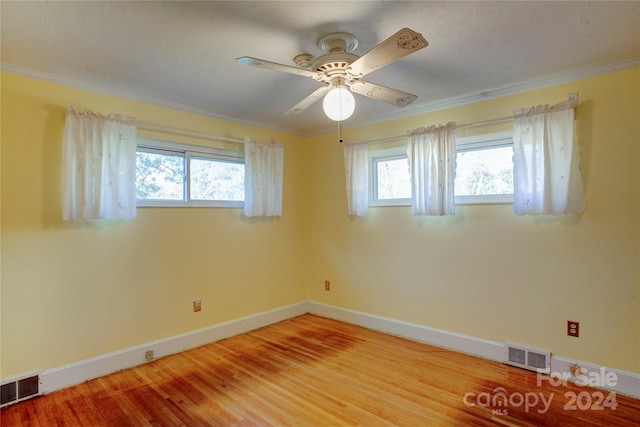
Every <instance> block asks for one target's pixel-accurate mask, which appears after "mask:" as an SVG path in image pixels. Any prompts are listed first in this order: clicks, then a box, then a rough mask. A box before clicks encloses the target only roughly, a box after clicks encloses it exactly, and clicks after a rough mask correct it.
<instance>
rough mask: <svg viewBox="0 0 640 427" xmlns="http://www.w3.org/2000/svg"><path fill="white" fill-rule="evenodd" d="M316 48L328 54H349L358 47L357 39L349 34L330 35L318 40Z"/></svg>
mask: <svg viewBox="0 0 640 427" xmlns="http://www.w3.org/2000/svg"><path fill="white" fill-rule="evenodd" d="M318 47H319V48H320V49H322V50H323V51H325V52H329V53H333V52H345V53H349V52H352V51H353V50H355V49H356V48H357V47H358V39H357V38H356V36H354V35H353V34H349V33H331V34H327V35H326V36H323V37H321V38H320V39H319V40H318Z"/></svg>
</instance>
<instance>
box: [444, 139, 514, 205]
mask: <svg viewBox="0 0 640 427" xmlns="http://www.w3.org/2000/svg"><path fill="white" fill-rule="evenodd" d="M509 146H513V130H508V131H504V132H495V133H486V134H482V135H474V136H467V137H463V138H457V140H456V153H459V152H462V151H474V150H481V149H486V148H499V147H509ZM455 199H456V205H476V204H510V203H511V204H512V203H513V193H510V194H482V195H474V196H455Z"/></svg>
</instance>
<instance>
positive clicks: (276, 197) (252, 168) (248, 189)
mask: <svg viewBox="0 0 640 427" xmlns="http://www.w3.org/2000/svg"><path fill="white" fill-rule="evenodd" d="M244 155H245V159H244V214H245V215H246V216H249V217H256V216H261V217H270V216H281V215H282V168H283V161H284V147H283V146H282V145H276V144H259V143H257V142H255V141H251V140H249V139H248V138H245V143H244Z"/></svg>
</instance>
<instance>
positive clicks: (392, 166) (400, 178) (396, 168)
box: [376, 157, 411, 200]
mask: <svg viewBox="0 0 640 427" xmlns="http://www.w3.org/2000/svg"><path fill="white" fill-rule="evenodd" d="M376 174H377V178H378V188H377V190H378V200H385V199H410V198H411V176H410V175H409V162H408V160H407V158H406V157H405V158H400V159H394V160H379V161H377V162H376Z"/></svg>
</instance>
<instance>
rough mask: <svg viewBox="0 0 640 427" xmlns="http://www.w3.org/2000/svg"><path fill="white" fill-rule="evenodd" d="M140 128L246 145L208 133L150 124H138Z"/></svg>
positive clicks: (241, 140)
mask: <svg viewBox="0 0 640 427" xmlns="http://www.w3.org/2000/svg"><path fill="white" fill-rule="evenodd" d="M138 127H139V128H140V129H147V130H155V131H158V132H165V133H171V134H174V135H183V136H193V137H196V138H204V139H212V140H214V141H226V142H239V143H242V144H244V139H237V138H225V137H224V136H215V135H209V134H206V133H200V132H191V131H189V130H182V129H175V128H168V127H164V126H156V125H150V124H147V123H138Z"/></svg>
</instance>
